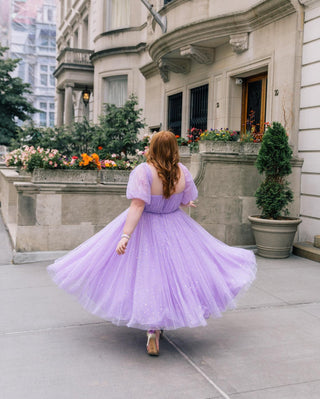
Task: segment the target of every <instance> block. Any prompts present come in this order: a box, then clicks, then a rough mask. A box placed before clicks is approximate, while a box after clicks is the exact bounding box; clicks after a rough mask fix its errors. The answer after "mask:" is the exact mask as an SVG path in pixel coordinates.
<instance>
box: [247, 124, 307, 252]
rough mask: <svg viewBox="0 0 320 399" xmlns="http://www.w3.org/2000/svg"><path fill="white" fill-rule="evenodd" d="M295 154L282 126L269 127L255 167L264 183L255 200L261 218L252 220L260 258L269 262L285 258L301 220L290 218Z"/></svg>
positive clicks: (259, 188) (255, 217)
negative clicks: (270, 259) (289, 181)
mask: <svg viewBox="0 0 320 399" xmlns="http://www.w3.org/2000/svg"><path fill="white" fill-rule="evenodd" d="M291 159H292V150H291V148H290V146H289V143H288V136H287V134H286V131H285V129H284V127H283V126H282V125H281V123H279V122H273V124H272V126H268V127H267V130H266V132H265V134H264V136H263V141H262V144H261V148H260V151H259V153H258V157H257V160H256V167H257V169H258V171H259V173H260V174H262V173H264V177H265V178H264V181H263V182H262V183H261V185H260V186H259V187H258V189H257V191H256V193H255V197H256V203H257V206H258V208H259V209H261V210H262V214H261V215H260V216H249V220H250V222H251V226H252V230H253V234H254V237H255V240H256V244H257V249H258V254H259V255H261V256H264V257H266V258H286V257H288V256H289V255H290V252H291V248H292V243H293V239H294V236H295V233H296V231H297V227H298V225H299V223H301V219H299V218H291V217H288V214H289V212H288V208H287V206H288V204H289V203H290V202H292V201H293V192H292V190H291V189H290V187H289V183H288V181H287V180H286V177H287V176H288V175H290V174H291V172H292V169H291Z"/></svg>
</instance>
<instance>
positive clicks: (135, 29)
mask: <svg viewBox="0 0 320 399" xmlns="http://www.w3.org/2000/svg"><path fill="white" fill-rule="evenodd" d="M146 26H147V23H146V22H145V23H144V24H142V25H140V26H131V27H129V28H121V29H114V30H108V31H106V32H102V33H99V35H97V36H96V37H95V38H94V39H93V42H94V43H95V42H96V41H97V40H99V39H100V38H102V37H106V36H107V37H108V36H113V35H118V34H119V33H127V32H128V33H130V32H141V31H142V30H143V29H144V28H145V27H146Z"/></svg>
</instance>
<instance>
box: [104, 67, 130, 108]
mask: <svg viewBox="0 0 320 399" xmlns="http://www.w3.org/2000/svg"><path fill="white" fill-rule="evenodd" d="M104 81H105V84H104V86H105V88H104V102H105V103H109V104H114V105H116V106H117V107H122V106H123V105H124V103H125V102H126V100H127V97H128V77H127V75H120V76H111V77H109V78H104Z"/></svg>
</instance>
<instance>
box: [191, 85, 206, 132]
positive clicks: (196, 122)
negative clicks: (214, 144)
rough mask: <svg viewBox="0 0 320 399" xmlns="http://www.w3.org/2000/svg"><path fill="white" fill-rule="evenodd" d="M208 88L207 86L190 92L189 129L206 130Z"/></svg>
mask: <svg viewBox="0 0 320 399" xmlns="http://www.w3.org/2000/svg"><path fill="white" fill-rule="evenodd" d="M208 88H209V85H207V84H206V85H203V86H200V87H195V88H194V89H191V91H190V123H189V127H190V129H191V128H193V127H195V128H197V129H201V130H206V129H207V121H208Z"/></svg>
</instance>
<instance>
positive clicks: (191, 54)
mask: <svg viewBox="0 0 320 399" xmlns="http://www.w3.org/2000/svg"><path fill="white" fill-rule="evenodd" d="M180 54H181V55H182V56H185V57H188V58H192V59H193V60H195V61H196V62H198V63H199V64H212V63H213V61H214V49H213V48H210V47H201V46H194V45H192V44H188V45H187V46H184V47H181V48H180Z"/></svg>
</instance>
